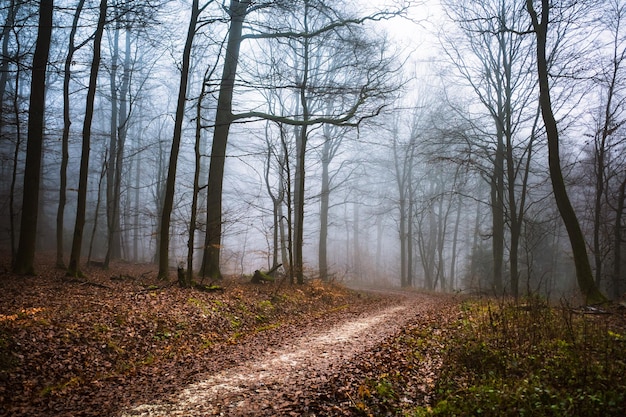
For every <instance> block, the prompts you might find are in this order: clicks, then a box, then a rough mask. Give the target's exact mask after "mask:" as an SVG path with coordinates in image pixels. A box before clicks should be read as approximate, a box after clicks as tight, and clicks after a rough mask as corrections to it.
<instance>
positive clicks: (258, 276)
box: [250, 269, 275, 284]
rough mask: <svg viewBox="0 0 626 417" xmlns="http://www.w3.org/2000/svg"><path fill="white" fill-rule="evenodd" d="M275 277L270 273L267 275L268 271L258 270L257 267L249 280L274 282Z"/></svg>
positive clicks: (257, 282) (255, 282)
mask: <svg viewBox="0 0 626 417" xmlns="http://www.w3.org/2000/svg"><path fill="white" fill-rule="evenodd" d="M274 281H275V278H274V277H273V276H271V275H269V274H268V273H265V272H262V271H259V270H258V269H257V270H256V271H254V275H252V280H251V281H250V282H252V283H253V284H260V283H261V282H274Z"/></svg>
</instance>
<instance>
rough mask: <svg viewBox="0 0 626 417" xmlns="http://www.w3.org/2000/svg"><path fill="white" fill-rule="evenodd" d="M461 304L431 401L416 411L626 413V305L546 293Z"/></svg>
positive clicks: (456, 413)
mask: <svg viewBox="0 0 626 417" xmlns="http://www.w3.org/2000/svg"><path fill="white" fill-rule="evenodd" d="M461 309H462V314H461V315H460V317H459V319H458V321H456V323H454V327H453V328H451V329H449V331H448V332H446V335H445V337H446V340H445V346H446V347H445V348H444V351H443V361H442V362H443V365H442V368H441V370H440V374H439V377H438V378H437V381H436V383H435V386H434V394H433V398H432V401H431V405H430V406H420V407H418V408H414V409H413V410H411V412H410V413H408V415H411V416H474V415H481V416H579V417H583V416H624V415H626V326H625V321H626V320H625V314H626V313H625V312H624V309H622V308H620V309H614V310H613V311H610V312H604V313H605V314H588V313H589V311H583V310H575V309H572V308H570V307H569V306H567V305H561V306H560V307H548V306H547V305H546V304H544V303H542V302H540V301H539V300H529V301H528V302H527V303H525V304H519V303H508V302H501V303H494V302H493V301H468V302H465V303H464V304H463V305H462V306H461ZM595 313H597V311H596V312H595Z"/></svg>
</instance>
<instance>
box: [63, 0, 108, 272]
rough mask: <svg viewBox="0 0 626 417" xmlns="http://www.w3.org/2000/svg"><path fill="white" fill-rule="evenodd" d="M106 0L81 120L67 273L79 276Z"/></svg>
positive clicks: (95, 38) (96, 38)
mask: <svg viewBox="0 0 626 417" xmlns="http://www.w3.org/2000/svg"><path fill="white" fill-rule="evenodd" d="M106 14H107V0H100V8H99V16H98V26H97V27H96V32H95V35H94V41H93V58H92V61H91V70H90V74H89V85H88V88H87V99H86V104H85V118H84V120H83V143H82V153H81V159H80V174H79V179H78V205H77V207H76V221H75V223H74V236H73V239H72V251H71V254H70V262H69V265H68V268H67V274H68V275H71V276H80V275H82V272H81V270H80V254H81V250H82V243H83V229H84V227H85V211H86V207H87V177H88V175H89V151H90V148H91V124H92V121H93V113H94V103H95V97H96V85H97V82H98V71H99V69H100V57H101V51H100V46H101V45H102V36H103V34H104V26H105V23H106Z"/></svg>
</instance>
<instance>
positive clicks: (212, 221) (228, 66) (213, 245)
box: [200, 0, 251, 279]
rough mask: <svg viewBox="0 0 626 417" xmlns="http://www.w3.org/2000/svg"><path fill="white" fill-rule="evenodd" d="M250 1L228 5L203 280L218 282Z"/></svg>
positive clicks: (212, 156) (212, 160)
mask: <svg viewBox="0 0 626 417" xmlns="http://www.w3.org/2000/svg"><path fill="white" fill-rule="evenodd" d="M250 4H251V0H244V1H238V0H231V1H230V8H229V13H230V19H231V20H230V31H229V33H228V42H227V44H226V51H225V54H224V68H223V72H222V79H221V82H220V91H219V95H218V99H217V113H216V115H215V128H214V130H213V144H212V147H211V162H210V165H209V183H208V194H207V222H206V237H205V245H204V256H203V259H202V268H201V271H200V273H201V274H202V276H208V277H210V278H211V279H220V278H221V277H222V273H221V270H220V251H221V245H222V186H223V183H224V165H225V163H226V145H227V143H228V132H229V131H230V125H231V123H232V109H233V90H234V87H235V75H236V73H237V65H238V63H239V48H240V46H241V40H242V39H241V35H242V31H243V22H244V20H245V17H246V13H247V10H248V6H250Z"/></svg>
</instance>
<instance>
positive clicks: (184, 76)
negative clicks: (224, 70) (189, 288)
mask: <svg viewBox="0 0 626 417" xmlns="http://www.w3.org/2000/svg"><path fill="white" fill-rule="evenodd" d="M210 3H212V1H210V2H208V3H205V4H204V5H203V6H202V7H200V5H199V1H198V0H194V1H193V3H192V7H191V17H190V18H189V26H188V28H187V39H186V41H185V48H184V51H183V60H182V67H181V73H180V84H179V87H178V100H177V103H176V119H175V121H174V136H173V139H172V148H171V151H170V162H169V165H168V170H167V180H166V184H165V195H164V196H163V206H162V208H161V223H160V230H159V251H158V258H159V277H160V278H161V279H167V277H168V275H169V242H170V240H169V239H170V219H171V215H172V208H173V205H174V188H175V184H176V166H177V163H178V152H179V149H180V140H181V136H182V126H183V119H184V117H185V101H186V95H187V83H188V81H189V62H190V60H191V49H192V45H193V39H194V36H195V34H196V25H197V23H198V17H199V16H200V13H202V11H203V10H204V9H205V8H206V7H207V6H208V5H209V4H210Z"/></svg>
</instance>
